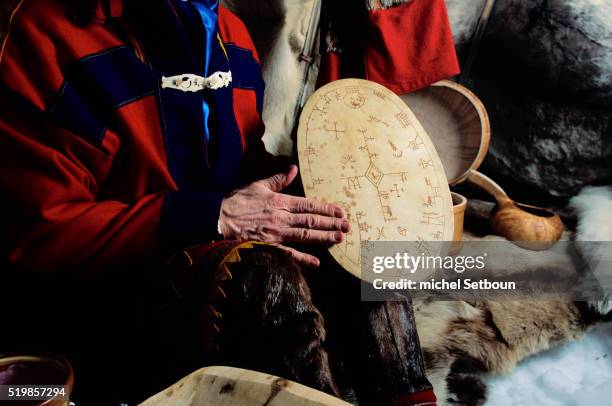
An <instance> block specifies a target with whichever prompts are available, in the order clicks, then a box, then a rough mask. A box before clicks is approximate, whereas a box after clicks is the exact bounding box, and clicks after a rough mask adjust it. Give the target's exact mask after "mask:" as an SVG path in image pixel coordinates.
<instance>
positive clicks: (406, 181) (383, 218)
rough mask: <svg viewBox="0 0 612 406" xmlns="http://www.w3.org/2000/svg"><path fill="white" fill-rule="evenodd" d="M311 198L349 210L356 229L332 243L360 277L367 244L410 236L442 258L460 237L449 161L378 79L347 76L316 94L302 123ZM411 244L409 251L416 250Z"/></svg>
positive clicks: (303, 166)
mask: <svg viewBox="0 0 612 406" xmlns="http://www.w3.org/2000/svg"><path fill="white" fill-rule="evenodd" d="M297 142H298V157H299V163H300V171H301V176H302V183H303V185H304V191H305V194H306V196H307V197H309V198H317V199H321V200H325V201H329V202H333V203H335V204H338V205H339V206H341V207H343V208H344V210H345V212H346V214H347V217H348V220H349V222H350V223H351V231H350V232H349V233H348V235H347V236H346V238H345V240H344V242H342V243H341V244H338V245H334V246H333V247H331V248H330V253H331V255H332V256H333V257H334V259H335V260H336V261H337V262H338V263H339V264H340V265H341V266H342V267H343V268H344V269H345V270H347V271H348V272H350V273H352V274H353V275H355V276H357V277H361V276H362V275H361V274H362V272H361V255H360V246H361V243H362V242H365V241H406V242H410V243H409V244H407V247H408V246H410V247H412V248H413V249H414V255H420V254H422V253H426V254H428V255H438V254H439V253H440V250H441V248H440V247H441V245H442V244H431V243H430V242H431V241H451V240H452V238H453V204H452V200H451V195H450V189H449V186H448V180H447V178H446V176H445V174H444V168H443V166H442V162H441V161H440V158H439V157H438V154H437V152H436V149H435V147H434V145H433V143H432V142H431V140H430V139H429V136H428V135H427V133H426V132H425V130H424V129H423V127H422V126H421V124H420V123H419V121H418V120H417V119H416V117H415V115H414V114H413V113H412V111H411V110H410V109H409V108H408V107H407V106H406V104H405V103H404V102H403V101H402V100H401V99H400V98H399V97H398V96H396V95H395V94H394V93H393V92H391V91H390V90H388V89H387V88H385V87H383V86H381V85H378V84H376V83H373V82H369V81H366V80H361V79H343V80H338V81H335V82H332V83H330V84H328V85H326V86H324V87H322V88H321V89H319V90H318V91H316V92H315V93H314V94H313V95H312V96H311V97H310V99H309V100H308V102H307V103H306V105H305V107H304V110H303V111H302V115H301V117H300V122H299V128H298V140H297ZM412 248H410V249H412Z"/></svg>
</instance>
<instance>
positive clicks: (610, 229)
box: [570, 186, 612, 315]
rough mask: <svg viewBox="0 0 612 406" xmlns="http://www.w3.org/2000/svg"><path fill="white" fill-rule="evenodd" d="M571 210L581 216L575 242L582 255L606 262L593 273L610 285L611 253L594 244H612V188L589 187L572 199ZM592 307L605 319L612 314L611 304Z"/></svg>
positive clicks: (599, 303)
mask: <svg viewBox="0 0 612 406" xmlns="http://www.w3.org/2000/svg"><path fill="white" fill-rule="evenodd" d="M570 206H571V207H573V208H574V209H575V210H576V214H577V216H578V225H577V227H576V238H575V239H576V242H577V244H578V247H579V249H580V250H581V254H582V256H583V257H584V258H585V259H587V260H588V259H590V258H597V259H601V257H602V255H604V256H605V258H606V261H605V262H603V263H602V262H600V261H597V263H600V264H603V265H602V266H600V267H596V268H595V269H593V270H592V271H593V272H594V274H595V275H596V276H597V277H598V278H605V280H607V281H608V283H607V284H606V285H609V281H610V270H609V269H606V266H607V264H609V263H610V262H609V260H610V258H609V256H610V253H609V252H605V251H606V250H605V248H607V246H604V247H599V246H597V245H596V244H592V243H591V242H592V241H612V187H610V186H602V187H593V186H587V187H585V188H584V189H582V191H581V192H580V194H578V196H575V197H574V198H572V200H571V201H570ZM581 242H583V243H582V244H581ZM600 248H604V249H600ZM596 251H597V252H596ZM605 280H604V281H605ZM589 305H590V306H591V307H592V308H593V309H595V310H596V311H597V312H598V313H599V314H602V315H606V314H608V313H610V312H612V300H611V301H593V302H589Z"/></svg>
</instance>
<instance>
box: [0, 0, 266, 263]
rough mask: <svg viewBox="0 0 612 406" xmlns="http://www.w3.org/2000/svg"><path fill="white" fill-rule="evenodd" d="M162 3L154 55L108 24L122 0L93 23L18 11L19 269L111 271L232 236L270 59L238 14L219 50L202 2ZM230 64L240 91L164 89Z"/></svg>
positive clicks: (12, 200) (60, 9) (5, 198)
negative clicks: (233, 210) (224, 210)
mask: <svg viewBox="0 0 612 406" xmlns="http://www.w3.org/2000/svg"><path fill="white" fill-rule="evenodd" d="M151 3H152V4H151V7H158V8H159V10H157V11H158V12H157V13H156V14H155V15H157V16H158V18H159V21H155V22H154V23H155V24H157V26H158V27H159V32H154V33H153V37H152V38H151V39H150V40H149V43H147V42H146V41H145V43H144V48H145V50H146V51H147V52H146V55H147V58H146V61H142V60H141V59H139V58H138V57H137V55H136V54H135V52H134V50H133V49H132V48H131V47H130V46H128V45H126V43H125V42H124V41H123V40H122V39H121V38H122V37H123V36H118V35H117V34H116V31H114V30H112V29H110V28H109V25H108V24H107V22H108V21H107V19H108V18H115V17H119V16H120V15H121V13H122V10H123V1H122V0H112V1H111V7H110V15H106V14H107V13H105V12H104V11H103V8H102V7H99V10H98V12H97V13H96V16H95V21H94V23H93V24H90V25H88V26H85V27H81V26H78V25H76V24H74V23H73V22H71V21H70V20H69V19H68V18H67V17H66V10H65V9H64V6H63V5H62V4H61V2H60V1H58V0H24V1H22V2H21V4H20V5H19V7H18V8H17V9H16V10H15V11H14V13H13V14H12V16H11V17H12V18H11V21H10V27H9V29H8V35H7V36H5V38H4V40H3V42H2V44H1V45H2V48H1V50H2V53H1V55H0V58H1V59H0V82H1V90H0V162H2V171H0V191H1V196H2V205H3V210H4V213H5V214H7V213H8V215H6V216H5V221H4V223H3V227H2V228H3V230H2V232H3V234H4V235H3V237H4V240H5V242H4V247H5V248H7V249H6V252H2V254H3V255H5V259H7V260H8V261H10V262H11V263H13V264H16V265H18V266H21V267H25V268H28V269H32V270H60V269H62V270H64V269H76V268H81V267H85V268H87V269H101V268H104V267H108V266H115V265H119V264H122V265H124V264H130V263H138V262H140V261H144V260H146V259H147V258H149V257H150V256H151V255H154V254H156V253H159V252H160V251H163V250H166V249H167V250H168V251H170V250H172V249H176V248H182V247H185V246H188V245H194V244H199V243H202V242H206V241H210V240H212V239H215V238H218V237H219V236H218V234H217V221H218V215H219V208H220V204H221V200H222V197H223V196H224V194H226V193H227V192H228V191H229V190H232V189H233V188H235V187H236V185H238V184H239V181H240V171H241V167H242V164H243V158H244V156H245V152H247V151H250V150H251V148H250V147H251V146H252V145H254V144H256V143H260V139H259V138H260V136H261V134H262V129H263V125H262V123H261V118H260V113H261V108H262V103H263V86H264V85H263V80H262V77H261V70H260V66H259V62H258V57H257V54H256V51H255V48H254V46H253V43H252V41H251V38H250V37H249V34H248V32H247V30H246V28H245V27H244V25H243V24H242V22H241V21H240V20H239V19H238V18H237V17H236V16H235V15H234V14H232V13H231V12H230V11H228V10H226V9H225V8H223V7H219V10H218V32H213V36H212V37H211V38H213V40H212V42H211V43H209V44H208V45H207V44H206V43H204V42H202V43H200V42H197V41H199V38H204V37H205V36H206V34H207V33H206V32H204V31H202V32H200V31H201V30H202V29H203V27H202V25H201V24H199V23H197V21H200V20H199V18H200V16H199V15H198V14H197V10H196V9H195V7H193V6H192V5H191V4H190V2H183V1H179V0H164V1H158V2H151ZM153 31H156V30H153ZM208 34H210V32H209V33H208ZM215 34H218V35H215ZM190 41H191V42H190ZM194 41H196V42H195V43H194ZM148 46H149V47H148ZM200 49H202V50H203V51H204V52H207V53H208V55H209V65H210V66H209V67H208V68H207V69H208V72H205V71H203V70H202V69H203V67H202V66H203V63H202V61H203V59H204V57H203V56H202V55H200V52H199V51H198V50H200ZM217 71H218V72H227V71H231V73H232V82H231V84H230V86H229V87H226V88H221V89H217V90H212V89H207V90H206V91H200V92H194V93H190V92H182V91H180V90H176V89H169V88H162V87H161V78H162V76H166V77H169V76H174V75H182V74H185V73H193V74H198V75H204V73H207V74H212V73H213V72H217ZM203 106H204V108H205V110H206V109H207V111H208V112H209V113H208V117H206V115H205V114H203V113H202V111H203ZM207 134H208V137H207ZM7 244H8V245H7Z"/></svg>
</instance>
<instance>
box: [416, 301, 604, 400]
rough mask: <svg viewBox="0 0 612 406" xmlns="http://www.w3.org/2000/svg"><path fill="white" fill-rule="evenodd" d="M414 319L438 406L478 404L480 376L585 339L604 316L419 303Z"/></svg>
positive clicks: (549, 304) (580, 310) (567, 308)
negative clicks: (528, 357)
mask: <svg viewBox="0 0 612 406" xmlns="http://www.w3.org/2000/svg"><path fill="white" fill-rule="evenodd" d="M415 318H416V323H417V329H418V331H419V336H420V340H421V347H422V351H423V355H424V359H425V364H426V368H427V373H428V377H429V379H430V381H431V382H432V384H433V385H434V388H435V392H436V395H437V396H438V399H439V401H440V404H445V402H459V403H462V404H468V405H480V404H483V403H484V400H485V399H486V385H485V384H484V382H483V381H482V380H481V378H480V376H479V375H481V374H485V373H486V374H502V373H507V372H509V371H511V370H512V369H513V368H514V367H515V366H516V364H517V362H519V361H520V360H522V359H524V358H525V357H527V356H529V355H532V354H535V353H537V352H539V351H543V350H546V349H548V348H551V347H553V346H555V345H558V344H560V343H563V342H567V341H572V340H577V339H580V338H581V337H583V335H584V333H585V332H586V331H587V330H588V328H589V327H590V326H591V325H592V324H593V323H594V322H596V321H601V320H603V319H604V317H601V316H599V315H597V314H596V313H595V312H593V311H591V310H589V308H588V307H587V306H585V305H584V304H580V303H566V302H561V301H539V302H538V301H534V302H512V301H506V302H491V301H482V302H473V303H468V302H462V301H457V302H439V301H436V302H423V303H419V304H417V305H416V306H415Z"/></svg>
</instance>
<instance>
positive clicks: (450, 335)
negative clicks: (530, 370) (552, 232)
mask: <svg viewBox="0 0 612 406" xmlns="http://www.w3.org/2000/svg"><path fill="white" fill-rule="evenodd" d="M571 206H573V207H574V208H575V210H576V211H577V217H578V225H577V231H576V235H575V240H576V241H577V243H580V242H581V241H612V222H611V221H612V220H610V218H609V213H610V212H611V211H612V190H611V188H609V187H608V188H591V187H589V188H585V189H584V190H583V191H582V193H580V195H578V196H577V197H575V198H574V199H573V200H572V202H571ZM585 247H589V245H585ZM584 255H588V253H586V252H585V253H584ZM415 319H416V323H417V329H418V331H419V337H420V340H421V346H422V351H423V356H424V359H425V364H426V368H427V372H428V378H429V379H430V381H431V383H432V384H433V385H434V388H435V391H436V395H437V396H438V399H439V403H440V404H445V402H446V403H447V404H454V403H459V404H465V405H482V404H484V401H485V399H486V392H487V388H486V384H485V383H484V381H483V379H482V375H484V374H503V373H506V372H509V371H511V370H512V369H513V368H514V367H515V366H516V364H517V362H519V361H520V360H522V359H524V358H525V357H527V356H529V355H532V354H535V353H537V352H540V351H543V350H546V349H548V348H551V347H553V346H555V345H558V344H561V343H564V342H567V341H571V340H578V339H580V338H582V337H583V336H584V334H585V333H586V332H587V331H588V330H589V329H590V327H592V326H593V325H594V324H596V323H598V322H602V321H610V320H612V302H605V301H604V302H569V303H568V302H562V301H532V302H525V301H521V302H518V301H503V302H493V301H480V302H465V301H457V302H440V301H435V302H434V301H431V302H421V303H418V304H417V303H415Z"/></svg>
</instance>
